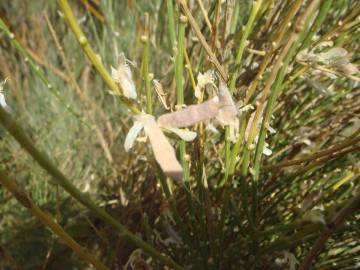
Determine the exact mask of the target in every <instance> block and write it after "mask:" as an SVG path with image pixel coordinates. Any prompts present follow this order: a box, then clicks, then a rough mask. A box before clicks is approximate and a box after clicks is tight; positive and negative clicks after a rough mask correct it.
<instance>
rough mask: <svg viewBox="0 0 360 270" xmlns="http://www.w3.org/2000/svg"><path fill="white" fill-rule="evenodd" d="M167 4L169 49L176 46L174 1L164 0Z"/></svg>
mask: <svg viewBox="0 0 360 270" xmlns="http://www.w3.org/2000/svg"><path fill="white" fill-rule="evenodd" d="M166 6H167V17H168V28H169V36H170V44H171V49H172V50H174V49H175V48H176V45H175V44H176V31H175V20H174V3H173V0H166Z"/></svg>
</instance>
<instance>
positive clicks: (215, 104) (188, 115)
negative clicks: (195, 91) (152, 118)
mask: <svg viewBox="0 0 360 270" xmlns="http://www.w3.org/2000/svg"><path fill="white" fill-rule="evenodd" d="M218 111H219V98H218V97H214V98H212V99H210V100H208V101H206V102H204V103H201V104H198V105H190V106H188V107H186V108H184V109H182V110H179V111H176V112H173V113H166V114H163V115H161V116H160V117H159V118H158V120H157V122H158V124H159V125H160V126H162V127H172V128H174V127H175V128H182V127H189V126H192V125H195V124H196V123H198V122H201V121H206V120H210V119H211V118H214V117H215V116H216V115H217V113H218Z"/></svg>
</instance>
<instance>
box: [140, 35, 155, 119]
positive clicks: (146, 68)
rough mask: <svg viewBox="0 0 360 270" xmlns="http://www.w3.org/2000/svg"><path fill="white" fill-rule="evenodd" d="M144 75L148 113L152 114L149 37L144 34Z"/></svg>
mask: <svg viewBox="0 0 360 270" xmlns="http://www.w3.org/2000/svg"><path fill="white" fill-rule="evenodd" d="M142 38H143V43H144V48H143V76H144V81H145V90H146V113H148V114H152V107H153V106H152V91H151V85H150V77H149V37H148V36H147V35H145V36H143V37H142Z"/></svg>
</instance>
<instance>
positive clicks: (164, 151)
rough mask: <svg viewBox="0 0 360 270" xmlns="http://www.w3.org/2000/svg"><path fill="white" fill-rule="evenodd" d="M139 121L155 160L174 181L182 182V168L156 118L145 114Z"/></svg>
mask: <svg viewBox="0 0 360 270" xmlns="http://www.w3.org/2000/svg"><path fill="white" fill-rule="evenodd" d="M139 120H140V121H141V122H142V124H143V125H144V130H145V133H146V135H147V136H148V137H149V140H150V144H151V148H152V150H153V152H154V156H155V159H156V161H157V163H158V164H159V165H160V167H161V169H162V170H163V172H164V173H165V174H166V175H167V176H169V177H171V178H173V179H174V180H178V181H180V180H181V179H182V174H183V170H182V167H181V165H180V163H179V162H178V161H177V159H176V155H175V150H174V148H173V147H172V145H171V144H170V143H169V141H168V140H167V138H166V137H165V135H164V133H163V132H162V131H161V129H160V128H159V126H158V125H157V123H156V121H155V119H154V117H153V116H152V115H149V114H144V115H142V116H140V117H139Z"/></svg>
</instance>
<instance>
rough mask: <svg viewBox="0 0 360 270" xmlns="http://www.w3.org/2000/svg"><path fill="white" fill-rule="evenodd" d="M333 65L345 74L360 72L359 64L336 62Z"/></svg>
mask: <svg viewBox="0 0 360 270" xmlns="http://www.w3.org/2000/svg"><path fill="white" fill-rule="evenodd" d="M333 67H334V68H335V69H336V70H338V71H340V72H341V73H344V74H345V75H354V74H357V73H359V69H358V68H357V66H355V65H354V64H352V63H335V64H334V65H333Z"/></svg>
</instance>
